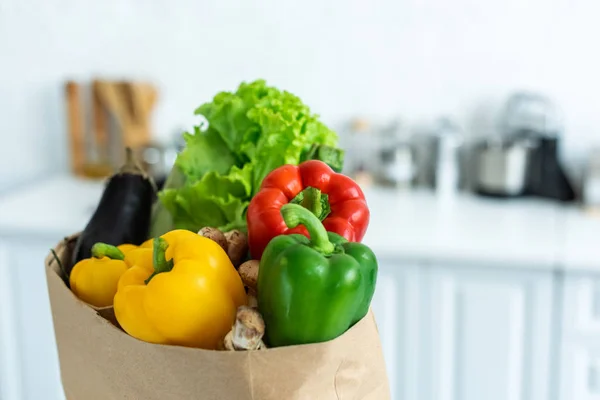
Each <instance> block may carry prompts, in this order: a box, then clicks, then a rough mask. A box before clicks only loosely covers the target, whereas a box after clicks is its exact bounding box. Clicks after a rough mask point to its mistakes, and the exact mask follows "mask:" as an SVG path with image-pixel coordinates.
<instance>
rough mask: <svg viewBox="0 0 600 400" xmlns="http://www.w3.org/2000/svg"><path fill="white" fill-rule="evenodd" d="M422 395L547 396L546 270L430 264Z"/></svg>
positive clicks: (469, 398) (449, 398) (459, 398)
mask: <svg viewBox="0 0 600 400" xmlns="http://www.w3.org/2000/svg"><path fill="white" fill-rule="evenodd" d="M427 281H428V282H427V284H426V285H425V288H426V291H427V293H426V303H427V304H426V305H425V308H424V310H423V311H424V312H426V313H427V320H426V322H425V325H426V326H425V330H424V332H423V333H424V335H425V337H426V338H427V343H428V346H426V347H425V348H424V349H423V351H424V353H426V360H427V362H426V363H425V364H424V365H423V369H422V374H423V375H424V376H427V377H429V379H430V382H429V384H428V385H423V388H424V389H425V390H426V391H427V393H424V396H423V397H422V398H423V399H430V400H481V399H486V400H547V399H548V385H549V373H550V370H549V366H548V365H549V362H550V347H551V343H550V341H551V333H550V332H551V327H552V322H551V301H552V299H551V297H552V275H551V273H549V272H548V273H544V272H539V273H537V272H536V273H527V272H523V271H515V272H510V271H496V270H493V269H489V268H488V269H485V270H484V269H481V270H477V269H462V268H454V267H443V266H439V267H434V268H432V269H431V271H430V275H429V276H428V280H427Z"/></svg>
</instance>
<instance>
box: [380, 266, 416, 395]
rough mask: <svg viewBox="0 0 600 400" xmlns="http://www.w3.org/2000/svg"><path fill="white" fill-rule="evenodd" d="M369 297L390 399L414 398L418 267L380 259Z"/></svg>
mask: <svg viewBox="0 0 600 400" xmlns="http://www.w3.org/2000/svg"><path fill="white" fill-rule="evenodd" d="M379 268H380V272H379V279H378V282H377V289H376V291H375V296H374V298H373V303H372V307H373V311H374V313H375V318H376V319H377V325H378V328H379V334H380V338H381V342H382V347H383V352H384V357H385V362H386V366H387V371H388V378H389V381H390V390H391V393H392V399H394V400H420V397H418V385H419V382H418V368H417V366H418V362H419V354H418V349H419V321H420V304H419V302H420V290H421V284H420V270H419V268H418V267H416V266H414V265H410V264H403V263H393V262H386V261H384V262H380V267H379Z"/></svg>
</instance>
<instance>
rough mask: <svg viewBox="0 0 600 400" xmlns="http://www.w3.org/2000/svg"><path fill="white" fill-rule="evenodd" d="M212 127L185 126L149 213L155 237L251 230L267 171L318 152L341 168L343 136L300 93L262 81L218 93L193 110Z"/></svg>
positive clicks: (319, 156)
mask: <svg viewBox="0 0 600 400" xmlns="http://www.w3.org/2000/svg"><path fill="white" fill-rule="evenodd" d="M195 114H197V115H202V116H204V117H205V118H206V120H207V121H208V128H207V129H205V130H202V129H200V127H199V126H196V127H194V133H193V134H191V133H185V134H184V139H185V142H186V146H185V149H184V150H183V151H182V152H181V153H180V154H179V155H178V157H177V160H176V161H175V165H174V166H173V168H172V171H171V174H170V175H169V177H168V179H167V181H166V183H165V187H164V189H163V190H162V191H161V192H160V193H159V196H158V201H157V203H156V204H155V207H154V210H153V215H152V227H151V232H150V237H156V236H159V235H162V234H164V233H165V232H168V231H170V230H172V229H189V230H192V231H198V230H200V229H201V228H203V227H206V226H210V227H217V228H219V229H221V230H222V231H228V230H231V229H241V230H243V231H245V230H246V210H247V208H248V204H249V203H250V199H251V198H252V196H254V195H255V194H256V193H257V191H258V190H259V188H260V184H261V182H262V180H263V179H264V178H265V176H266V175H267V174H268V173H269V172H271V171H272V170H273V169H275V168H277V167H280V166H281V165H284V164H295V165H297V164H299V163H301V162H302V161H304V160H307V159H312V158H317V159H321V160H322V161H325V162H327V163H328V164H329V165H330V166H331V167H332V168H334V169H335V170H337V171H339V170H341V169H342V165H343V154H344V153H343V151H342V150H341V149H339V148H337V145H338V136H337V135H336V133H335V132H333V131H332V130H331V129H329V128H328V127H327V126H325V125H324V124H323V123H322V122H321V121H319V117H318V115H315V114H311V112H310V109H309V108H308V106H306V105H305V104H304V103H302V101H301V100H300V99H299V98H298V97H296V96H295V95H293V94H291V93H289V92H286V91H282V90H279V89H276V88H274V87H270V86H267V84H266V82H265V81H264V80H257V81H254V82H251V83H246V82H244V83H242V84H240V86H239V87H238V89H237V91H236V92H233V93H232V92H221V93H218V94H217V95H216V96H215V97H214V98H213V101H212V102H209V103H205V104H202V105H201V106H200V107H198V108H197V109H196V111H195Z"/></svg>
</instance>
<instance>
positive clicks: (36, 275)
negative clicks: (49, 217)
mask: <svg viewBox="0 0 600 400" xmlns="http://www.w3.org/2000/svg"><path fill="white" fill-rule="evenodd" d="M55 244H56V243H50V242H45V241H35V240H32V241H30V242H21V241H9V242H8V247H9V251H8V254H9V260H8V263H9V268H8V269H9V271H8V272H9V274H8V276H9V277H10V279H11V283H12V285H11V289H12V290H11V292H12V296H11V297H12V299H13V311H14V313H15V314H14V321H15V325H14V326H13V328H14V329H13V332H15V333H16V335H17V340H18V346H17V348H18V360H17V365H16V367H17V368H18V370H17V371H15V372H16V375H17V376H20V383H21V385H20V387H19V388H18V389H16V390H18V391H19V397H18V398H15V399H14V400H39V399H44V400H62V399H64V393H63V390H62V385H61V382H60V372H59V364H58V351H57V349H56V341H55V337H54V328H53V325H52V314H51V311H50V301H49V298H48V288H47V285H46V275H45V270H44V259H45V258H46V256H47V254H48V253H49V249H50V248H51V247H53V246H54V245H55ZM7 400H13V399H11V398H10V397H9V398H8V399H7Z"/></svg>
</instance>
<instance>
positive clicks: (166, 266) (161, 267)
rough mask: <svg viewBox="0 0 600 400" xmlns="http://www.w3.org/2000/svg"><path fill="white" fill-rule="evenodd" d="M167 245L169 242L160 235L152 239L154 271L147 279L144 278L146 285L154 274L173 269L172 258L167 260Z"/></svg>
mask: <svg viewBox="0 0 600 400" xmlns="http://www.w3.org/2000/svg"><path fill="white" fill-rule="evenodd" d="M168 247H169V243H168V242H167V241H166V240H165V239H163V238H161V237H158V238H155V239H154V241H153V244H152V252H153V255H152V263H153V266H154V272H153V273H152V275H150V276H149V277H148V279H146V281H145V282H146V285H147V284H148V282H150V280H151V279H152V278H154V276H155V275H157V274H160V273H163V272H169V271H170V270H172V269H173V259H171V260H169V261H167V258H166V252H167V248H168Z"/></svg>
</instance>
